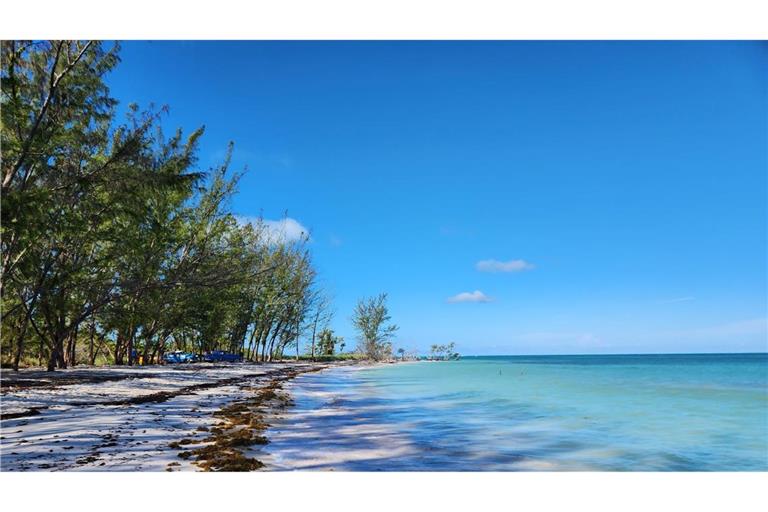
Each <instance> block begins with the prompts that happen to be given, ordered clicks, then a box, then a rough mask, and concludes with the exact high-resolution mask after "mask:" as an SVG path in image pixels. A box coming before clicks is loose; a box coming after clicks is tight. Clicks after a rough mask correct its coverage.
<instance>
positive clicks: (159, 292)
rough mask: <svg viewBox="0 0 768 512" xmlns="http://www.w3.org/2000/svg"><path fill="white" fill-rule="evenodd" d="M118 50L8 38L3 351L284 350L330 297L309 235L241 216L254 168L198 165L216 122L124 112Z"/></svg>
mask: <svg viewBox="0 0 768 512" xmlns="http://www.w3.org/2000/svg"><path fill="white" fill-rule="evenodd" d="M118 50H119V48H118V46H117V45H114V46H111V47H109V48H106V47H105V45H104V44H103V43H100V42H92V41H91V42H84V41H40V42H29V41H3V42H2V82H1V84H0V85H1V90H2V96H1V97H0V100H1V104H0V107H1V108H0V113H1V115H2V127H1V130H0V144H1V145H2V149H3V159H2V167H1V171H2V176H1V177H2V197H3V204H2V217H1V218H0V230H1V231H0V237H1V244H2V247H1V248H2V262H1V263H2V268H1V270H2V274H0V301H1V306H2V330H3V339H2V347H1V348H2V357H3V360H4V361H5V362H10V363H11V365H12V366H14V367H18V366H19V365H20V364H22V363H25V362H26V363H29V362H30V361H34V362H36V363H37V364H46V365H47V366H48V368H49V369H53V368H56V367H59V368H64V367H67V366H68V365H69V366H71V365H74V364H78V363H83V362H85V363H89V364H95V363H97V362H109V363H116V364H126V363H127V364H134V363H135V362H136V360H137V359H138V357H139V356H141V359H142V360H143V361H145V362H152V361H154V362H157V361H159V360H160V358H161V356H162V354H163V353H164V352H166V351H168V350H173V349H177V348H178V349H184V350H191V351H194V352H205V351H209V350H214V349H224V350H229V351H233V352H240V353H243V354H244V355H245V356H246V357H247V358H250V359H259V360H268V359H271V358H273V357H276V356H282V354H283V351H284V350H285V349H286V347H289V346H293V345H296V346H297V343H298V338H299V337H300V336H301V335H303V334H306V331H307V329H308V326H309V318H310V317H312V316H313V315H312V312H313V308H314V307H315V304H314V302H313V297H315V296H317V290H316V285H315V271H314V269H313V267H312V262H311V257H310V254H309V252H308V251H307V249H306V242H307V240H306V238H304V239H302V240H298V241H276V240H275V239H274V237H272V236H269V233H268V229H267V227H266V225H265V224H264V223H263V222H262V221H261V220H259V221H256V222H255V223H253V224H246V225H241V224H240V223H238V222H237V221H236V219H235V217H234V216H233V214H232V213H231V212H230V211H229V210H228V202H229V200H230V198H231V197H232V195H233V194H234V193H236V190H237V182H238V180H239V178H240V174H238V173H232V172H231V171H230V170H229V158H228V157H227V158H226V159H225V160H224V162H222V164H221V165H219V166H217V167H214V168H212V169H200V168H199V166H198V160H197V149H198V145H199V141H200V138H201V137H202V136H203V129H202V128H199V129H197V130H195V131H193V132H192V133H191V134H189V135H184V133H183V132H182V131H181V130H177V131H176V132H174V133H173V134H172V135H171V136H166V134H164V133H163V131H162V129H161V128H160V121H161V119H162V116H163V115H164V111H162V110H161V111H153V110H148V111H141V110H140V109H139V108H138V107H137V106H135V105H131V106H130V108H129V109H128V115H127V117H126V119H124V120H123V121H119V120H118V119H117V118H116V115H115V107H116V105H117V101H116V100H115V99H114V98H112V97H111V96H110V95H109V90H108V88H107V86H106V84H105V83H104V76H105V74H106V73H108V72H109V71H110V70H111V69H113V68H114V67H115V66H116V65H117V64H118V62H119V58H118ZM231 150H232V148H231V146H230V148H229V151H230V154H231ZM86 347H87V348H86Z"/></svg>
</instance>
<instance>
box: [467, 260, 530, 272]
mask: <svg viewBox="0 0 768 512" xmlns="http://www.w3.org/2000/svg"><path fill="white" fill-rule="evenodd" d="M475 268H476V269H477V270H479V271H480V272H522V271H523V270H531V269H532V268H534V265H533V264H532V263H528V262H527V261H525V260H509V261H498V260H482V261H478V262H477V264H476V265H475Z"/></svg>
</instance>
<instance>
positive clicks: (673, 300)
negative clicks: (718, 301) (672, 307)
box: [659, 297, 696, 304]
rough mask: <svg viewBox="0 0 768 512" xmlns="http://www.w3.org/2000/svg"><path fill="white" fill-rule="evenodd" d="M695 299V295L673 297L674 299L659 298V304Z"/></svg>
mask: <svg viewBox="0 0 768 512" xmlns="http://www.w3.org/2000/svg"><path fill="white" fill-rule="evenodd" d="M692 300H696V297H675V298H674V299H665V300H660V301H659V304H676V303H678V302H690V301H692Z"/></svg>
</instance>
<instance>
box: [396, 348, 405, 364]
mask: <svg viewBox="0 0 768 512" xmlns="http://www.w3.org/2000/svg"><path fill="white" fill-rule="evenodd" d="M397 353H398V354H400V359H402V360H403V361H405V349H404V348H399V349H397Z"/></svg>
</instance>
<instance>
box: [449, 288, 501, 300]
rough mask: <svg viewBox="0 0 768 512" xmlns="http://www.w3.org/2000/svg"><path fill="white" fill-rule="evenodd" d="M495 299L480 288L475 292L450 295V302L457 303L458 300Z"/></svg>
mask: <svg viewBox="0 0 768 512" xmlns="http://www.w3.org/2000/svg"><path fill="white" fill-rule="evenodd" d="M492 300H493V299H492V298H490V297H488V296H487V295H486V294H484V293H483V292H481V291H480V290H475V291H473V292H462V293H459V294H457V295H454V296H453V297H448V302H451V303H457V302H491V301H492Z"/></svg>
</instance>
